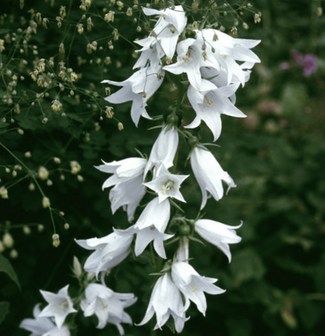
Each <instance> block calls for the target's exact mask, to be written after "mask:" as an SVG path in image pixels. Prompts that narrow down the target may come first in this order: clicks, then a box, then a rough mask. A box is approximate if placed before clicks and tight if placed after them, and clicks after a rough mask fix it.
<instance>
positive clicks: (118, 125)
mask: <svg viewBox="0 0 325 336" xmlns="http://www.w3.org/2000/svg"><path fill="white" fill-rule="evenodd" d="M117 128H118V130H119V131H123V130H124V126H123V124H122V123H121V122H119V123H118V124H117Z"/></svg>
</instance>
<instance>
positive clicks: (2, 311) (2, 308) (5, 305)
mask: <svg viewBox="0 0 325 336" xmlns="http://www.w3.org/2000/svg"><path fill="white" fill-rule="evenodd" d="M9 307H10V303H9V302H6V301H1V302H0V324H1V323H2V322H3V321H4V319H5V317H6V315H7V314H8V313H9Z"/></svg>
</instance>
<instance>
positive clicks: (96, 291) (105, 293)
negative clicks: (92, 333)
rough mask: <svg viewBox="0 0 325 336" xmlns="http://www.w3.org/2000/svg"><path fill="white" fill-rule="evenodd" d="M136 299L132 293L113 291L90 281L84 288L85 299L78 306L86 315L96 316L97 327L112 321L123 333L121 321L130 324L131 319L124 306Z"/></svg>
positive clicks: (101, 327)
mask: <svg viewBox="0 0 325 336" xmlns="http://www.w3.org/2000/svg"><path fill="white" fill-rule="evenodd" d="M136 300H137V298H135V297H134V295H133V294H132V293H115V292H113V291H112V290H111V289H109V288H108V287H106V286H104V285H102V284H96V283H91V284H89V285H88V286H87V287H86V289H85V299H83V300H82V301H81V303H80V307H81V309H82V310H83V311H84V315H85V316H86V317H88V316H91V315H96V316H97V318H98V325H97V328H98V329H103V328H104V327H105V326H106V324H107V323H112V324H115V325H116V327H117V328H118V331H119V333H120V335H123V334H124V329H123V327H122V325H121V323H128V324H132V319H131V317H130V315H129V314H127V313H126V312H125V311H124V308H127V307H129V306H131V305H132V304H133V303H134V302H135V301H136Z"/></svg>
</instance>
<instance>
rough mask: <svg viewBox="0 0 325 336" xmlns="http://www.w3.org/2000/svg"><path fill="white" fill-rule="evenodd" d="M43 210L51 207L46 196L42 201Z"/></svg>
mask: <svg viewBox="0 0 325 336" xmlns="http://www.w3.org/2000/svg"><path fill="white" fill-rule="evenodd" d="M42 204H43V208H49V207H50V206H51V203H50V199H49V198H48V197H46V196H44V197H43V200H42Z"/></svg>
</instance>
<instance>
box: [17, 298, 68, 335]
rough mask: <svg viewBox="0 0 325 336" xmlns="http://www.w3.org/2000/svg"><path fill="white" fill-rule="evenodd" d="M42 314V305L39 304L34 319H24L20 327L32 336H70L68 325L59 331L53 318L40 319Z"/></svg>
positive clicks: (34, 311)
mask: <svg viewBox="0 0 325 336" xmlns="http://www.w3.org/2000/svg"><path fill="white" fill-rule="evenodd" d="M40 312H41V310H40V303H38V304H37V305H36V306H35V307H34V309H33V315H34V319H29V318H28V319H24V320H23V321H22V322H21V323H20V326H19V327H20V328H22V329H26V330H28V331H30V332H31V334H30V336H70V331H69V328H68V327H67V326H66V325H63V326H61V328H60V329H59V328H58V327H57V326H56V325H55V323H54V322H53V321H52V319H51V318H49V317H40V316H39V314H40Z"/></svg>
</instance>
